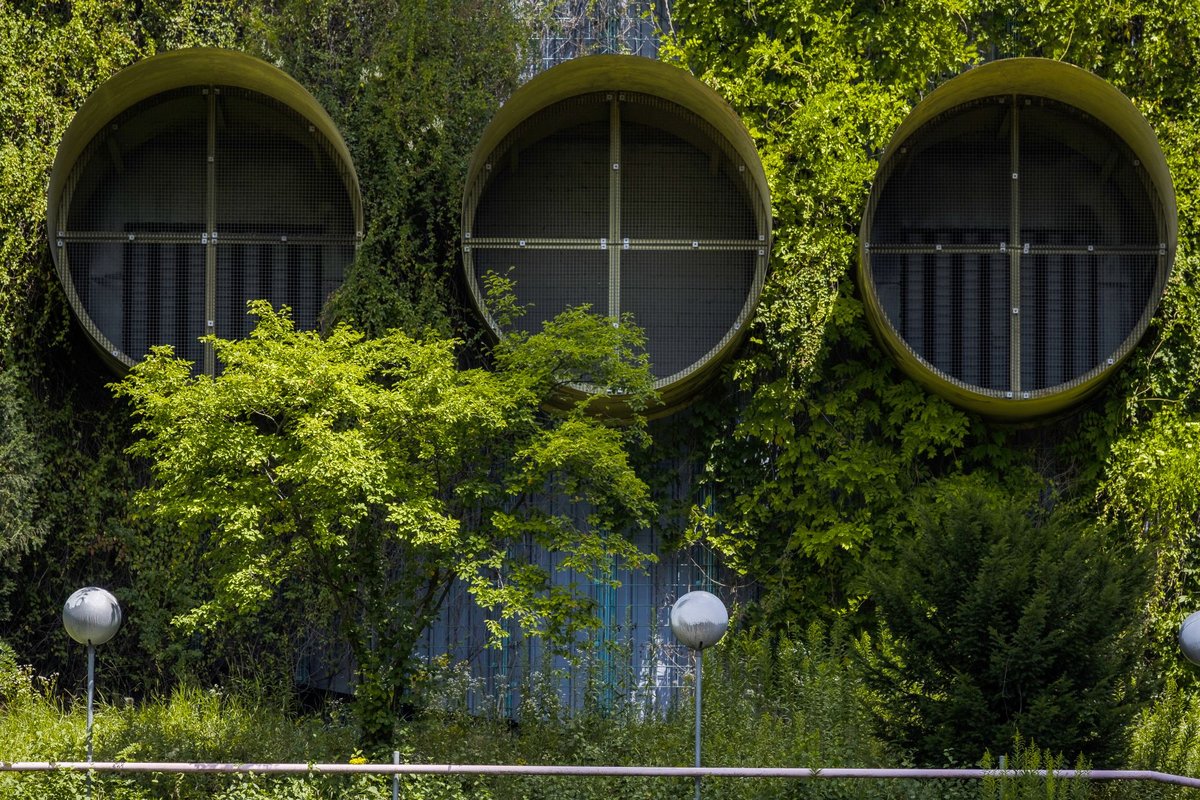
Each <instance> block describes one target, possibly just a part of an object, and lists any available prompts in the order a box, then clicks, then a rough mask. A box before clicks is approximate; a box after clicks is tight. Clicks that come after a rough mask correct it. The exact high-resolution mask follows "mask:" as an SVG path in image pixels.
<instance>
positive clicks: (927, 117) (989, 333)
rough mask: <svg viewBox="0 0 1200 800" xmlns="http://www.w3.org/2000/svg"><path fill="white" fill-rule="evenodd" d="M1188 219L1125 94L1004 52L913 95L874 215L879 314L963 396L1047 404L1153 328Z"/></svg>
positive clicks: (923, 368) (1101, 371)
mask: <svg viewBox="0 0 1200 800" xmlns="http://www.w3.org/2000/svg"><path fill="white" fill-rule="evenodd" d="M1176 229H1177V222H1176V216H1175V203H1174V194H1173V190H1172V187H1171V181H1170V175H1169V173H1168V171H1167V168H1166V163H1165V160H1164V159H1163V156H1162V153H1161V151H1160V150H1159V148H1158V145H1157V142H1156V141H1155V138H1154V134H1153V132H1152V131H1150V129H1149V127H1148V126H1147V124H1146V123H1145V121H1144V119H1142V117H1141V115H1140V114H1138V112H1137V110H1136V109H1135V108H1134V107H1133V105H1132V104H1131V103H1130V102H1129V101H1128V100H1127V99H1126V98H1125V97H1124V96H1123V95H1121V94H1120V93H1119V92H1118V91H1117V90H1116V89H1114V88H1112V87H1111V86H1109V85H1108V84H1106V83H1105V82H1103V81H1102V80H1100V79H1099V78H1097V77H1095V76H1093V75H1090V74H1088V73H1086V72H1083V71H1082V70H1079V69H1077V68H1075V67H1071V66H1068V65H1065V64H1061V63H1059V62H1053V61H1044V60H1041V59H1018V60H1012V61H999V62H993V63H991V64H987V65H985V66H982V67H979V68H977V69H974V70H972V71H971V72H968V73H966V74H965V75H963V76H960V77H959V78H956V79H954V80H952V81H950V82H949V83H947V84H946V85H945V86H943V87H941V88H940V89H939V90H938V91H937V92H934V93H933V94H931V95H930V96H929V98H927V100H926V101H924V102H922V103H921V104H920V105H918V106H917V108H916V109H914V111H913V113H912V115H911V116H910V118H909V120H907V121H906V122H905V123H904V125H902V126H901V128H900V130H899V131H897V133H896V135H895V137H894V138H893V140H892V142H891V144H890V145H889V147H888V149H887V152H886V153H885V155H884V158H883V160H882V163H881V165H880V167H879V172H878V174H877V177H876V180H875V184H874V186H873V188H872V191H871V196H870V199H869V201H868V205H867V213H866V216H865V218H864V220H863V228H862V242H861V244H862V247H861V253H860V280H861V284H862V287H863V290H864V296H865V298H866V300H867V305H868V311H869V314H868V317H869V319H870V320H871V322H872V323H873V325H874V327H875V328H876V330H877V332H878V333H879V334H880V336H881V338H882V339H883V341H884V343H885V344H886V345H887V347H888V348H889V350H891V351H892V352H893V354H895V355H896V357H897V358H898V360H899V361H900V363H901V364H902V366H904V368H905V369H906V370H907V371H908V372H909V373H910V374H912V375H913V376H914V377H916V378H917V379H918V380H920V381H922V382H923V383H925V384H926V385H928V386H929V387H930V388H932V389H933V390H934V391H936V392H938V393H940V394H942V395H944V396H946V397H947V398H948V399H950V400H952V401H954V402H956V403H958V404H959V405H962V406H964V407H967V408H970V409H973V410H977V411H980V412H981V413H984V414H987V415H990V416H995V417H1000V418H1009V419H1021V418H1029V417H1034V416H1039V415H1043V414H1047V413H1052V412H1054V411H1058V410H1060V409H1062V408H1065V407H1067V406H1069V405H1070V404H1072V403H1074V402H1076V401H1077V400H1079V399H1080V398H1081V397H1083V396H1084V395H1086V394H1087V393H1088V392H1090V391H1092V390H1094V389H1095V388H1096V387H1098V386H1099V385H1100V383H1101V382H1102V381H1103V380H1104V378H1106V377H1107V376H1108V375H1109V374H1111V371H1112V369H1113V368H1114V367H1115V366H1116V365H1117V364H1118V363H1120V361H1121V360H1122V359H1123V358H1125V357H1126V356H1127V355H1128V354H1129V352H1130V351H1131V350H1132V349H1133V347H1134V346H1135V345H1136V344H1137V342H1138V340H1139V339H1140V338H1141V336H1142V334H1143V333H1145V331H1146V328H1147V327H1148V326H1149V324H1150V319H1151V316H1152V315H1153V313H1154V310H1155V308H1156V307H1157V304H1158V301H1159V298H1160V296H1161V294H1162V291H1163V287H1164V285H1165V283H1166V278H1167V275H1168V274H1169V272H1170V267H1171V259H1172V256H1173V254H1174V250H1175V240H1176Z"/></svg>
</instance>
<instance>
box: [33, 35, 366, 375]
mask: <svg viewBox="0 0 1200 800" xmlns="http://www.w3.org/2000/svg"><path fill="white" fill-rule="evenodd" d="M47 229H48V232H49V235H50V241H51V245H52V250H53V253H54V261H55V265H56V267H57V270H58V275H59V279H60V280H61V281H62V284H63V287H64V288H65V289H66V292H67V298H68V300H69V301H70V304H71V308H72V309H73V310H74V312H75V314H76V315H77V317H78V318H79V320H80V322H81V323H82V324H83V327H84V329H85V330H86V331H87V333H88V335H89V336H90V338H91V340H92V342H93V343H94V344H95V345H96V346H97V348H98V349H99V350H100V352H101V353H102V354H103V355H104V356H105V359H106V360H107V361H108V362H109V364H110V365H111V366H112V367H113V368H115V369H117V370H118V371H121V370H124V369H126V368H128V367H129V366H132V365H133V364H134V363H135V362H137V361H138V360H140V359H141V358H142V357H143V356H144V355H145V354H146V353H147V352H148V350H149V348H150V347H152V346H155V345H160V344H169V345H172V346H173V347H174V348H175V353H176V354H177V355H179V356H181V357H183V358H186V359H188V360H190V361H193V362H194V363H196V365H197V369H203V371H205V372H207V373H209V374H212V373H213V371H214V370H215V369H216V364H215V360H214V357H213V353H212V348H211V346H209V345H201V344H200V343H199V342H198V341H197V340H198V338H199V337H201V336H204V335H206V334H212V333H215V334H217V335H218V336H221V337H223V338H238V337H241V336H244V335H246V334H247V333H248V332H249V329H250V327H251V320H250V319H249V318H248V317H247V315H246V302H247V301H248V300H252V299H266V300H270V301H271V302H272V303H274V304H276V305H279V304H285V305H288V306H290V307H291V309H292V314H293V318H294V320H295V322H296V325H297V327H299V328H314V327H316V325H317V322H318V316H319V314H320V311H321V308H322V306H323V305H324V303H325V301H326V299H327V298H328V297H329V295H330V293H331V292H333V291H334V290H335V289H336V288H337V287H338V286H339V285H340V284H341V282H342V278H343V273H344V271H345V269H346V267H347V266H348V264H349V263H350V261H351V260H352V258H353V255H354V248H355V246H356V244H357V242H358V240H359V238H360V237H361V232H362V201H361V199H360V196H359V189H358V178H357V177H356V176H355V173H354V166H353V164H352V162H351V160H350V153H349V151H348V150H347V149H346V144H345V142H344V141H343V140H342V137H341V134H340V133H338V131H337V128H336V127H335V126H334V124H333V121H332V120H331V119H330V118H329V115H328V114H326V113H325V111H324V110H323V109H322V108H321V106H320V105H319V104H318V103H317V101H316V100H315V99H314V98H313V97H312V95H310V94H309V93H308V92H307V91H306V90H305V89H304V87H302V86H301V85H300V84H298V83H297V82H296V81H294V80H293V79H292V78H290V77H288V76H287V75H286V74H284V73H283V72H281V71H280V70H278V69H276V68H275V67H273V66H271V65H270V64H267V63H266V62H264V61H260V60H258V59H256V58H252V57H250V56H247V55H244V54H241V53H236V52H232V51H227V50H216V49H208V48H197V49H191V50H176V51H172V52H167V53H162V54H160V55H157V56H154V57H152V58H149V59H146V60H145V61H142V62H140V63H138V64H136V65H134V66H131V67H129V68H128V69H125V70H123V71H122V72H120V73H118V74H117V75H116V76H114V77H113V78H111V79H110V80H109V81H107V82H106V83H105V84H104V85H102V86H101V87H100V88H99V89H97V90H96V92H95V93H94V94H92V96H91V97H89V98H88V100H87V102H86V103H84V105H83V107H82V108H80V110H79V112H78V113H77V114H76V115H75V118H74V120H73V121H72V122H71V125H70V127H69V128H68V129H67V132H66V133H65V134H64V136H63V139H62V142H61V144H60V145H59V149H58V154H57V157H56V158H55V161H54V168H53V172H52V173H51V179H50V189H49V196H48V201H47Z"/></svg>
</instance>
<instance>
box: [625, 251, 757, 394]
mask: <svg viewBox="0 0 1200 800" xmlns="http://www.w3.org/2000/svg"><path fill="white" fill-rule="evenodd" d="M754 258H755V257H754V254H752V253H746V252H702V253H693V252H689V251H675V252H660V251H634V252H630V253H628V254H627V255H626V256H625V257H624V259H623V260H622V263H621V303H622V305H621V309H622V310H623V311H628V312H630V313H632V314H633V317H634V319H635V320H637V322H638V324H639V325H641V326H642V327H643V328H644V329H645V331H646V341H647V345H646V349H647V353H648V355H649V356H650V361H651V363H653V364H654V365H655V368H656V369H657V371H658V373H660V374H663V375H674V374H676V373H679V372H681V371H683V370H685V369H687V368H688V367H690V366H691V365H693V364H695V363H696V362H697V361H699V360H700V359H702V358H703V357H704V356H705V355H707V354H708V352H709V351H710V350H711V349H712V348H713V347H715V346H717V345H718V344H720V343H721V340H722V338H723V337H724V336H726V335H728V334H729V333H730V332H731V329H732V328H733V324H734V322H735V321H736V320H737V318H738V314H739V313H740V312H741V310H742V302H743V301H744V300H745V298H746V295H748V294H749V293H750V285H751V283H752V282H753V280H754Z"/></svg>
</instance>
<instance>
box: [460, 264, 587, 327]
mask: <svg viewBox="0 0 1200 800" xmlns="http://www.w3.org/2000/svg"><path fill="white" fill-rule="evenodd" d="M510 268H511V269H512V272H511V273H509V269H510ZM475 271H476V277H477V279H478V280H480V281H481V282H482V280H483V276H484V275H486V274H487V273H489V272H495V273H497V274H500V275H504V274H509V275H510V276H511V277H512V278H513V279H514V280H515V281H516V283H517V287H518V289H517V292H518V295H519V299H520V302H521V303H523V304H525V305H528V306H529V308H528V309H527V310H526V312H525V315H524V316H522V317H520V318H518V319H517V320H516V327H517V328H518V329H519V330H524V331H528V332H529V333H537V332H538V331H540V330H541V329H542V325H543V324H545V323H546V322H547V321H549V320H551V319H553V318H554V317H555V316H556V315H558V314H559V313H560V312H561V311H562V310H563V309H564V308H570V307H573V306H581V305H588V306H591V310H592V311H593V312H594V313H599V314H604V313H607V308H608V255H607V253H604V252H602V251H599V250H530V249H516V250H500V249H487V250H480V251H478V252H477V253H476V254H475Z"/></svg>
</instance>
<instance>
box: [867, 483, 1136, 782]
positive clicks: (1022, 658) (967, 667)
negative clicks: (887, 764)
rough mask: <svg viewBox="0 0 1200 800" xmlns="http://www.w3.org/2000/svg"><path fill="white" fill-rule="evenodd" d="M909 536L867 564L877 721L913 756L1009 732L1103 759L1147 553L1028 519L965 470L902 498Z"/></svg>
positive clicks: (1121, 695)
mask: <svg viewBox="0 0 1200 800" xmlns="http://www.w3.org/2000/svg"><path fill="white" fill-rule="evenodd" d="M910 519H911V525H912V540H911V542H910V543H909V544H908V546H907V547H905V548H903V549H902V550H901V551H900V552H899V553H898V554H897V555H896V558H895V560H894V562H892V563H890V564H886V565H882V566H880V567H879V568H878V569H877V570H876V571H875V573H874V575H873V581H872V583H873V589H874V596H875V599H876V602H877V603H878V610H879V616H880V619H881V621H882V623H883V628H882V630H881V632H880V634H879V637H878V639H877V640H876V642H875V643H874V644H875V647H874V648H873V649H872V648H869V647H864V648H863V652H864V654H866V656H867V661H868V665H869V667H870V668H871V673H872V680H873V681H874V683H875V686H876V688H877V690H878V692H879V695H878V698H879V708H880V713H881V721H882V724H883V726H884V729H885V730H886V731H887V732H888V735H889V736H890V737H891V738H892V740H893V741H895V742H897V743H898V744H900V745H902V746H904V747H906V748H911V750H912V752H913V753H914V754H915V755H916V757H917V758H918V759H919V760H920V761H921V762H923V763H926V764H930V765H937V764H941V763H942V762H943V759H947V758H948V759H950V760H951V761H953V762H957V763H970V762H974V761H975V760H976V759H978V758H979V756H980V754H981V753H983V752H984V750H990V751H991V752H993V753H998V752H1004V750H1005V748H1007V747H1008V744H1009V743H1010V742H1012V741H1013V739H1014V736H1015V735H1016V734H1017V733H1018V732H1019V733H1020V734H1021V735H1022V736H1024V737H1025V738H1027V739H1028V740H1030V741H1034V742H1037V743H1039V744H1040V745H1041V746H1042V747H1045V748H1047V749H1048V750H1050V751H1052V752H1056V753H1064V752H1065V753H1067V754H1069V755H1072V756H1073V755H1079V754H1082V755H1085V756H1087V757H1089V758H1091V759H1094V760H1095V761H1097V762H1112V760H1113V759H1114V758H1115V757H1116V756H1118V755H1119V754H1120V753H1121V752H1122V747H1123V744H1124V736H1123V733H1122V729H1123V728H1124V726H1125V725H1126V723H1128V722H1129V720H1130V718H1131V717H1132V716H1133V714H1134V713H1135V712H1136V710H1137V707H1138V701H1139V698H1140V697H1141V696H1143V695H1144V694H1145V693H1146V692H1147V687H1146V684H1145V682H1139V680H1138V670H1137V665H1138V660H1139V658H1140V656H1141V649H1140V646H1139V645H1140V642H1139V603H1138V599H1139V598H1140V597H1141V594H1142V592H1143V591H1144V587H1145V578H1146V569H1145V564H1144V562H1143V561H1142V560H1141V559H1139V558H1137V557H1135V556H1134V555H1133V554H1132V553H1131V552H1130V550H1131V548H1129V547H1128V546H1120V545H1118V544H1115V543H1114V537H1113V536H1112V535H1111V531H1109V530H1105V529H1098V528H1094V527H1091V526H1089V525H1087V524H1085V523H1079V522H1075V521H1072V520H1071V519H1069V518H1067V517H1066V516H1065V515H1062V514H1052V515H1049V516H1048V517H1038V516H1036V515H1035V514H1034V513H1032V512H1031V510H1030V509H1029V508H1028V507H1027V506H1023V505H1018V504H1014V503H1013V502H1012V501H1011V499H1009V498H1008V497H1006V496H1005V495H1004V494H1003V493H1000V492H996V491H995V490H991V489H989V488H988V487H987V486H986V485H985V484H984V483H983V482H981V481H978V480H972V479H957V480H950V481H946V482H944V483H943V484H941V485H938V486H936V487H934V488H931V489H928V490H926V491H924V492H922V493H921V495H920V496H919V497H918V498H916V500H915V501H914V502H913V503H912V506H911V512H910Z"/></svg>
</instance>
